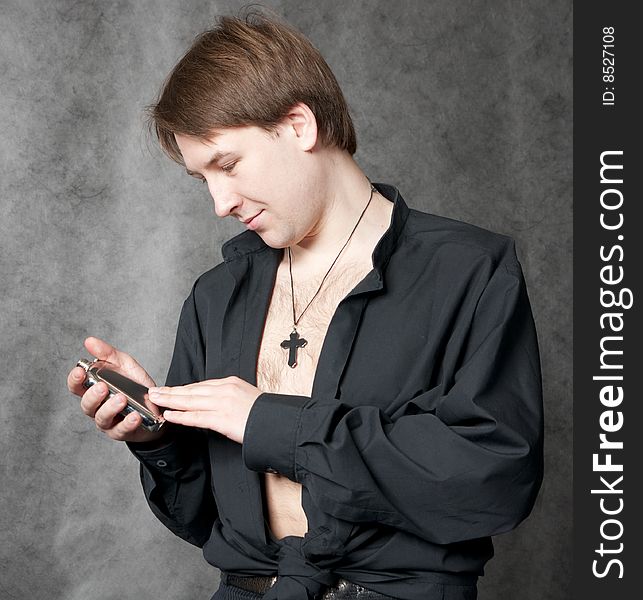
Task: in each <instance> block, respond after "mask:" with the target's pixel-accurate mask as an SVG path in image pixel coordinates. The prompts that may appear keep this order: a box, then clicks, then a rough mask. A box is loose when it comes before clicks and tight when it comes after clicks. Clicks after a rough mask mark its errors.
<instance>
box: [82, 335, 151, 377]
mask: <svg viewBox="0 0 643 600" xmlns="http://www.w3.org/2000/svg"><path fill="white" fill-rule="evenodd" d="M84 344H85V348H87V350H88V351H89V352H91V354H93V355H94V356H95V357H96V358H98V359H100V360H106V361H107V362H110V363H112V364H114V365H118V366H120V367H122V368H124V369H132V368H134V367H136V366H139V365H138V363H137V362H136V361H135V360H134V359H133V358H132V357H131V356H130V355H129V354H127V353H125V352H121V351H120V350H118V349H116V348H115V347H114V346H112V345H111V344H108V343H107V342H106V341H105V340H101V339H100V338H97V337H93V336H90V337H88V338H86V339H85V342H84Z"/></svg>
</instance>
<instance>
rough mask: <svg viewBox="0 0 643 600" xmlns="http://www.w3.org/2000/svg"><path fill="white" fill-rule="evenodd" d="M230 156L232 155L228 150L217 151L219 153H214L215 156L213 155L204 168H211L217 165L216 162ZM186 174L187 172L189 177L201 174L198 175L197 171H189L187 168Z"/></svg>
mask: <svg viewBox="0 0 643 600" xmlns="http://www.w3.org/2000/svg"><path fill="white" fill-rule="evenodd" d="M228 154H230V152H229V151H227V150H217V151H216V152H215V153H214V154H213V155H212V156H211V157H210V158H209V159H208V162H206V163H205V166H204V168H205V169H207V168H209V167H211V166H212V165H213V164H214V163H216V162H218V161H220V160H221V159H222V158H223V157H224V156H227V155H228ZM185 172H186V173H187V174H188V175H197V174H199V173H198V172H196V171H190V169H188V168H187V167H185Z"/></svg>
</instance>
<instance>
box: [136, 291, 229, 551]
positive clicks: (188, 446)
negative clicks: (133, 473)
mask: <svg viewBox="0 0 643 600" xmlns="http://www.w3.org/2000/svg"><path fill="white" fill-rule="evenodd" d="M195 285H196V284H195ZM203 378H204V359H203V345H202V344H201V342H200V334H199V329H198V321H197V314H196V307H195V302H194V288H193V289H192V292H191V294H190V296H188V298H187V299H186V300H185V302H184V304H183V308H182V310H181V316H180V318H179V326H178V330H177V334H176V341H175V344H174V353H173V355H172V361H171V363H170V368H169V371H168V375H167V378H166V381H165V385H167V386H176V385H186V384H188V383H193V382H195V381H201V380H202V379H203ZM165 427H170V424H169V423H168V424H166V425H165ZM171 427H172V428H171V430H168V434H167V435H168V438H167V441H165V442H161V443H162V445H160V446H158V447H155V445H154V444H134V443H128V444H127V445H128V447H129V448H130V450H131V451H132V453H133V454H134V456H136V458H137V459H138V460H139V462H140V463H141V466H140V478H141V484H142V486H143V491H144V493H145V497H146V499H147V502H148V504H149V506H150V508H151V510H152V512H153V513H154V515H156V517H157V518H158V519H159V520H160V521H161V523H163V524H164V525H165V526H166V527H167V528H168V529H169V530H170V531H172V532H173V533H175V534H176V535H178V536H179V537H181V538H183V539H184V540H186V541H188V542H190V543H192V544H194V545H196V546H199V547H202V546H203V544H204V543H205V542H206V541H207V539H208V537H209V536H210V533H211V531H212V525H213V523H214V520H215V518H216V516H217V508H216V504H215V501H214V496H213V494H212V489H211V487H210V461H209V454H208V441H207V435H206V433H205V432H204V431H202V430H199V429H195V428H188V427H181V426H178V425H172V426H171Z"/></svg>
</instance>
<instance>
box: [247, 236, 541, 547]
mask: <svg viewBox="0 0 643 600" xmlns="http://www.w3.org/2000/svg"><path fill="white" fill-rule="evenodd" d="M461 345H462V348H461V352H460V355H461V359H460V360H459V361H458V363H457V368H456V369H454V372H453V373H450V374H444V377H443V381H442V382H441V383H440V385H438V386H436V387H433V388H432V389H429V390H427V391H426V392H424V393H422V394H420V395H417V396H415V397H413V398H409V400H408V402H407V403H406V404H405V405H404V410H401V411H397V413H396V414H397V415H401V416H397V418H395V419H393V418H391V417H390V416H388V415H386V414H384V413H383V412H382V410H381V409H380V408H378V407H377V406H357V407H354V406H350V405H347V404H346V403H343V402H341V401H340V400H337V399H324V398H319V399H318V398H314V399H311V398H309V397H307V396H295V395H285V394H277V393H263V394H261V395H260V396H259V398H258V399H257V401H256V402H255V404H254V405H253V407H252V409H251V412H250V415H249V418H248V422H247V424H246V430H245V433H244V443H243V448H242V452H243V457H244V461H245V464H246V466H247V467H248V468H250V469H253V470H256V471H273V472H274V471H276V472H279V473H281V474H283V475H285V476H287V477H288V478H290V479H291V480H293V481H296V482H299V483H301V484H302V485H304V486H305V487H306V488H307V490H308V492H309V493H310V495H311V498H312V500H313V501H314V502H315V504H316V505H317V506H318V507H319V508H320V509H321V510H323V511H324V512H326V513H327V514H330V515H331V516H333V517H336V518H339V519H343V520H347V521H349V522H353V523H359V522H368V521H370V522H377V523H382V524H385V525H389V526H391V527H394V528H397V529H401V530H404V531H407V532H410V533H412V534H414V535H417V536H419V537H421V538H424V539H427V540H429V541H431V542H434V543H439V544H448V543H453V542H458V541H462V540H467V539H475V538H480V537H486V536H490V535H496V534H499V533H503V532H505V531H508V530H510V529H512V528H514V527H515V526H516V525H518V523H520V522H521V521H522V520H523V519H524V518H525V517H526V516H527V515H528V514H529V512H530V511H531V509H532V507H533V504H534V502H535V499H536V496H537V493H538V490H539V488H540V485H541V482H542V476H543V414H542V387H541V373H540V358H539V352H538V345H537V337H536V332H535V327H534V322H533V317H532V312H531V307H530V304H529V299H528V296H527V291H526V288H525V282H524V278H523V275H522V271H521V268H520V264H519V263H518V260H517V259H516V256H515V249H514V247H513V243H511V245H510V248H509V250H508V251H507V252H506V254H505V257H504V259H503V260H502V261H500V262H499V264H498V266H497V267H496V268H495V269H494V270H493V272H492V274H491V276H490V278H489V279H488V281H487V283H486V285H485V287H484V289H483V291H482V293H481V294H480V297H479V300H478V302H477V304H476V305H475V309H474V311H473V316H472V318H471V322H470V326H469V327H468V331H467V335H466V336H465V339H463V340H462V342H461ZM401 376H403V374H401Z"/></svg>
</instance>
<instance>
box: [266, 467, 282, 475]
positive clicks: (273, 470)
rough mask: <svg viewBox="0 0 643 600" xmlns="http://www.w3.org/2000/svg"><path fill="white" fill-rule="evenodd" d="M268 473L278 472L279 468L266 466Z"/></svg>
mask: <svg viewBox="0 0 643 600" xmlns="http://www.w3.org/2000/svg"><path fill="white" fill-rule="evenodd" d="M266 473H274V474H278V473H279V471H277V469H273V468H272V467H266Z"/></svg>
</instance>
